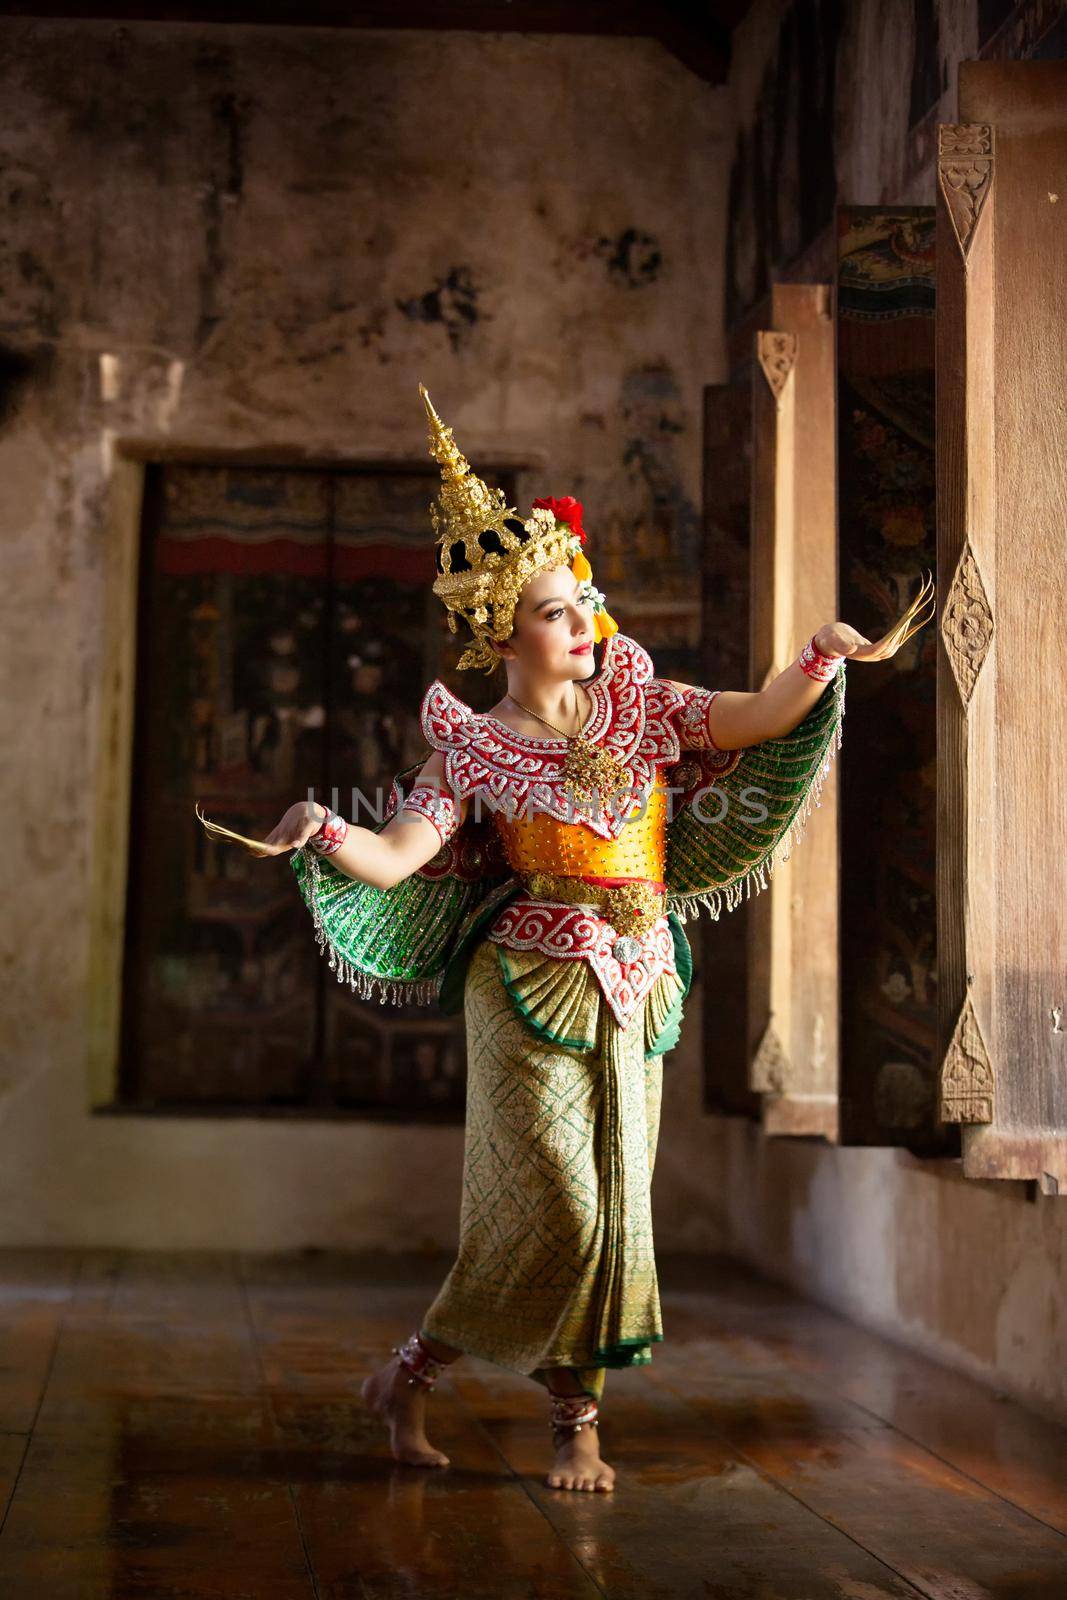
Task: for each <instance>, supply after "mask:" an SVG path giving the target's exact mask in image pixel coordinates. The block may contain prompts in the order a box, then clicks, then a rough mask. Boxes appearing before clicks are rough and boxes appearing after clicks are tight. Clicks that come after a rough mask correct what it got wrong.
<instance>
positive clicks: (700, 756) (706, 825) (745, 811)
mask: <svg viewBox="0 0 1067 1600" xmlns="http://www.w3.org/2000/svg"><path fill="white" fill-rule="evenodd" d="M844 714H845V664H844V662H842V664H841V666H840V667H839V669H838V671H837V672H836V673H835V675H834V677H833V679H832V680H831V682H830V683H828V684H827V685H826V688H825V689H824V691H823V693H822V695H821V697H820V698H819V700H817V701H816V703H815V705H814V706H813V707H812V709H811V710H810V711H809V712H808V714H807V716H806V717H805V718H804V720H803V721H802V722H800V723H798V724H797V726H796V727H795V728H794V729H793V730H792V732H790V733H786V734H782V735H781V737H780V738H777V739H765V740H763V741H762V742H761V743H760V744H754V745H749V746H747V747H746V748H745V749H743V750H731V751H699V752H697V751H686V752H684V753H683V757H682V759H681V760H680V761H679V762H678V763H677V764H676V765H675V766H674V767H669V768H668V769H667V774H668V781H669V782H671V783H672V784H674V785H675V786H676V788H677V789H678V790H680V791H681V795H680V800H679V802H678V803H677V804H676V807H675V814H674V817H673V819H672V820H671V822H669V823H668V825H667V866H666V884H667V907H668V909H669V910H671V911H674V912H676V913H677V915H678V916H679V917H680V919H681V920H682V921H683V922H685V921H686V920H687V919H688V917H689V916H694V915H696V913H697V912H698V911H699V910H700V908H701V906H703V907H705V908H706V909H707V910H708V911H710V912H711V915H712V917H713V918H715V919H716V920H717V919H718V916H719V913H720V911H721V910H722V908H723V906H725V908H726V910H727V911H733V910H734V908H735V907H736V906H738V905H739V904H740V903H741V901H742V900H743V899H748V898H749V897H750V896H751V895H752V894H753V893H756V894H758V893H759V892H760V890H761V889H766V887H767V874H768V873H772V872H773V871H774V867H775V865H776V863H777V862H778V861H788V859H789V857H790V855H791V854H792V851H793V849H794V847H795V846H796V844H797V843H798V842H799V840H800V837H801V835H802V834H803V831H804V826H805V824H806V822H807V819H808V817H809V815H810V813H811V808H812V806H813V805H816V806H817V805H819V803H820V799H821V795H822V786H823V780H824V778H825V777H826V776H827V774H828V773H829V771H830V762H831V760H832V758H833V754H834V751H835V750H838V749H840V748H841V738H842V729H841V724H842V719H843V717H844Z"/></svg>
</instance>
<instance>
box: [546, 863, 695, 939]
mask: <svg viewBox="0 0 1067 1600" xmlns="http://www.w3.org/2000/svg"><path fill="white" fill-rule="evenodd" d="M522 882H523V885H524V887H525V888H526V890H527V891H528V893H530V894H532V895H533V896H534V898H535V899H537V900H561V901H563V902H564V904H566V905H589V906H595V907H596V909H597V910H598V911H599V912H600V914H601V916H603V917H604V918H605V919H606V920H607V921H608V922H610V923H611V925H612V927H613V928H614V929H615V931H616V933H619V934H624V935H625V934H635V935H640V934H643V933H647V932H648V930H649V928H651V927H652V926H653V925H654V924H655V923H656V922H658V921H659V919H660V917H662V915H663V908H664V904H665V902H666V898H667V896H666V894H665V892H664V891H663V890H662V889H657V888H656V887H655V885H654V884H652V883H649V881H648V880H647V878H635V879H634V880H633V881H632V882H630V883H618V884H611V885H608V884H603V883H586V881H585V879H584V878H567V877H564V876H563V875H562V874H561V873H558V872H528V873H523V874H522Z"/></svg>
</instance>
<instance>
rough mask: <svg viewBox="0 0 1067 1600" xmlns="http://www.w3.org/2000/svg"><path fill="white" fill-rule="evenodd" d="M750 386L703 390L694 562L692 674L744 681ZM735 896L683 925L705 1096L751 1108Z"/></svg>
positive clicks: (742, 924)
mask: <svg viewBox="0 0 1067 1600" xmlns="http://www.w3.org/2000/svg"><path fill="white" fill-rule="evenodd" d="M751 461H752V395H751V392H750V388H749V385H747V384H744V385H741V384H710V385H709V386H708V387H707V388H706V389H705V391H704V548H703V560H702V563H701V579H702V594H701V664H700V676H699V678H698V680H697V681H698V682H700V683H702V684H706V685H707V687H708V688H711V689H719V688H730V689H742V688H745V687H747V685H748V679H749V630H748V605H749V541H750V537H751V488H752V486H751ZM750 910H751V901H747V900H742V902H741V904H740V905H739V906H737V908H736V909H735V910H734V911H731V912H729V913H728V914H727V913H725V912H724V913H723V914H722V915H721V916H720V917H719V920H718V921H717V922H713V921H712V919H711V918H710V917H704V916H702V917H700V918H699V919H697V921H695V922H693V923H690V925H689V928H688V929H687V932H688V933H689V937H690V939H691V940H692V941H693V956H694V962H695V965H696V968H697V970H698V971H703V972H704V973H706V975H707V977H706V981H705V984H704V990H703V994H704V1104H705V1106H706V1107H707V1109H708V1110H709V1111H718V1112H725V1113H727V1114H732V1115H747V1116H754V1115H756V1114H757V1113H758V1111H759V1104H760V1102H759V1096H758V1095H756V1094H753V1092H752V1090H751V1089H750V1088H749V1085H748V1062H749V1054H750V1051H749V1041H748V1012H747V1008H746V1005H745V1001H744V997H745V994H746V992H747V985H748V919H749V912H750Z"/></svg>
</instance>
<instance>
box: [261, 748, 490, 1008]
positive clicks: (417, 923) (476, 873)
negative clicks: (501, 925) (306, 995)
mask: <svg viewBox="0 0 1067 1600" xmlns="http://www.w3.org/2000/svg"><path fill="white" fill-rule="evenodd" d="M417 770H418V769H417V768H411V769H408V771H406V772H404V773H400V774H398V776H397V778H396V779H395V780H394V787H393V795H392V796H391V801H390V806H389V807H388V808H387V811H386V814H385V816H384V817H383V818H382V821H381V822H380V823H378V824H377V825H376V826H375V827H374V828H373V831H374V832H375V833H378V832H380V831H381V829H382V828H383V827H384V826H385V824H386V823H387V822H388V821H389V820H390V817H391V815H392V814H393V813H394V812H395V810H396V804H397V799H398V786H399V785H400V784H401V783H402V782H403V781H404V780H406V779H407V778H408V777H409V776H410V774H411V773H412V772H415V771H417ZM291 865H292V869H293V872H294V873H295V874H296V881H297V884H298V885H299V888H300V893H301V895H302V897H303V900H304V903H305V905H306V906H307V908H308V910H309V911H310V912H311V917H312V921H313V923H314V928H315V940H316V943H317V944H318V946H319V949H320V951H321V952H322V954H323V955H324V956H326V957H327V959H328V961H329V966H330V970H331V972H335V973H336V974H337V981H338V983H347V984H348V985H349V987H350V988H351V990H352V991H353V993H354V994H358V995H361V996H363V997H364V998H365V999H378V1000H381V1001H383V1002H385V1001H394V1002H401V1001H406V1000H413V1001H416V1002H417V1003H419V1004H427V1003H428V1002H430V1001H432V1000H436V999H437V998H438V994H439V991H440V986H441V979H442V976H443V974H444V971H445V967H446V965H447V962H448V958H449V955H450V953H451V951H452V948H453V945H454V943H455V941H456V938H457V936H458V934H459V932H460V930H461V928H463V927H464V925H465V924H466V923H467V921H468V918H469V917H470V914H471V912H472V911H474V910H475V909H476V907H477V906H478V905H479V904H480V903H481V901H482V900H484V899H485V897H486V896H487V895H488V894H489V893H490V891H491V890H492V889H493V888H494V887H495V886H496V885H498V884H499V883H500V882H501V880H502V879H504V878H506V877H507V869H506V867H504V866H502V864H501V861H500V858H499V853H498V851H497V850H496V848H495V840H494V837H493V834H492V830H491V829H490V828H488V827H487V825H486V824H485V823H484V822H477V823H475V822H467V823H464V824H463V826H462V827H461V828H460V829H459V830H458V832H457V833H456V834H455V835H454V836H453V837H452V838H451V839H450V840H449V841H448V843H447V844H445V845H443V846H442V848H441V850H440V851H439V852H438V854H437V855H436V856H434V857H433V859H432V860H431V861H428V862H427V863H426V865H425V866H424V867H422V868H420V870H419V871H418V872H413V873H412V874H411V875H410V877H407V878H404V879H402V880H401V882H400V883H398V884H396V885H394V887H393V888H391V889H376V888H374V887H373V886H372V885H371V884H368V883H362V882H360V881H359V880H358V879H356V878H350V877H348V875H347V874H346V873H343V872H341V871H340V870H339V868H337V867H335V866H334V865H333V863H332V862H331V860H330V858H329V856H320V855H319V854H318V852H317V851H315V850H312V849H311V847H310V845H304V846H303V847H302V849H300V850H296V851H294V853H293V856H292V860H291Z"/></svg>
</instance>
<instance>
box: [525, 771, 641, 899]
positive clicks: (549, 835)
mask: <svg viewBox="0 0 1067 1600" xmlns="http://www.w3.org/2000/svg"><path fill="white" fill-rule="evenodd" d="M660 777H661V774H657V778H660ZM667 799H668V795H667V790H666V788H665V787H663V786H662V784H661V783H659V782H657V785H656V787H655V788H654V789H653V790H652V792H651V794H650V795H649V798H648V803H647V805H645V807H644V814H643V815H642V814H640V812H638V813H637V814H635V815H634V816H632V817H631V818H629V819H628V820H627V822H626V823H625V825H624V826H623V828H622V831H621V832H620V834H619V837H618V838H617V839H602V838H601V837H600V836H599V835H598V834H596V833H594V832H593V830H592V829H591V828H587V827H585V826H584V824H583V823H582V822H581V821H580V820H576V821H574V822H561V821H560V819H559V818H558V817H554V816H552V815H551V814H550V813H549V812H547V811H535V812H534V814H533V815H532V816H528V817H511V818H508V817H507V816H505V815H504V813H503V812H501V811H497V812H495V813H494V815H493V822H494V825H495V827H496V829H497V831H498V833H499V835H500V839H501V842H502V844H503V847H504V853H505V855H506V856H507V858H508V862H509V863H510V865H511V868H512V870H513V871H514V872H516V873H517V874H520V875H526V874H528V873H532V872H555V873H558V874H559V875H560V876H561V877H567V878H581V877H585V876H593V877H602V878H651V879H653V880H655V881H657V882H661V881H662V879H663V871H664V864H665V859H666V849H667Z"/></svg>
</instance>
